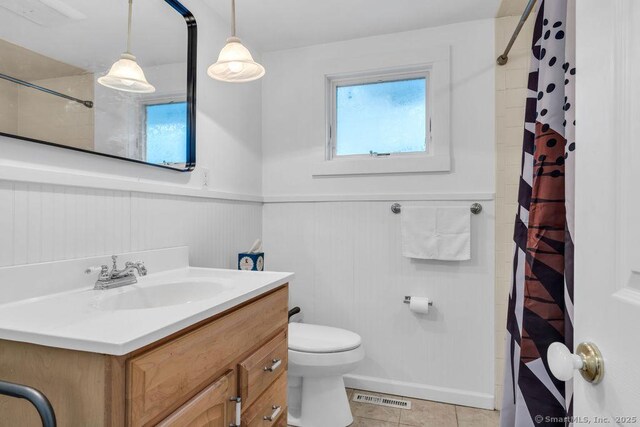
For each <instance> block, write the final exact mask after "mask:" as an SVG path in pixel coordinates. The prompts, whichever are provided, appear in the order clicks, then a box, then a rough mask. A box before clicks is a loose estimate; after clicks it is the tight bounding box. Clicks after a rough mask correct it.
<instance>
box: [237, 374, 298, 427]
mask: <svg viewBox="0 0 640 427" xmlns="http://www.w3.org/2000/svg"><path fill="white" fill-rule="evenodd" d="M278 409H279V410H278ZM268 417H273V418H272V419H268ZM283 418H284V420H285V424H284V425H286V418H287V374H286V373H282V374H280V376H279V377H278V378H277V379H276V380H275V381H274V382H273V384H272V385H271V386H270V387H269V388H268V389H267V390H266V391H265V392H264V393H263V394H262V396H260V397H259V398H258V399H257V400H256V401H255V403H254V404H253V405H251V406H250V407H249V408H248V409H246V410H245V411H244V413H243V414H242V425H243V426H244V427H277V426H280V425H281V423H282V419H283Z"/></svg>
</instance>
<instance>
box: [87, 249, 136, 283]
mask: <svg viewBox="0 0 640 427" xmlns="http://www.w3.org/2000/svg"><path fill="white" fill-rule="evenodd" d="M111 259H112V260H113V265H112V266H111V270H109V266H107V265H103V266H101V267H99V268H100V270H99V271H100V275H99V276H98V280H97V281H96V285H95V286H94V288H93V289H98V290H104V289H112V288H119V287H120V286H126V285H133V284H134V283H138V279H137V278H136V275H135V274H134V271H137V272H138V275H139V276H146V275H147V268H146V267H145V266H144V263H143V262H142V261H137V262H130V261H127V262H126V263H125V264H124V268H123V269H122V270H119V269H118V257H117V256H116V255H112V256H111ZM94 271H97V268H88V269H87V270H86V271H85V273H86V274H91V273H93V272H94Z"/></svg>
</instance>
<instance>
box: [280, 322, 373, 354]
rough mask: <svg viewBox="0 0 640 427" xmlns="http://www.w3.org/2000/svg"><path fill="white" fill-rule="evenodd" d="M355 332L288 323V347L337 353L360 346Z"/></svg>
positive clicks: (309, 351)
mask: <svg viewBox="0 0 640 427" xmlns="http://www.w3.org/2000/svg"><path fill="white" fill-rule="evenodd" d="M361 343H362V338H360V335H358V334H356V333H355V332H351V331H347V330H344V329H340V328H332V327H330V326H320V325H311V324H308V323H298V322H293V323H289V349H290V350H296V351H303V352H305V353H337V352H340V351H349V350H353V349H354V348H358V347H360V344H361Z"/></svg>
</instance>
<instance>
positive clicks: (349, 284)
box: [263, 20, 495, 408]
mask: <svg viewBox="0 0 640 427" xmlns="http://www.w3.org/2000/svg"><path fill="white" fill-rule="evenodd" d="M494 37H495V34H494V21H493V20H483V21H474V22H468V23H463V24H455V25H449V26H445V27H439V28H431V29H425V30H420V31H412V32H408V33H402V34H392V35H386V36H379V37H370V38H365V39H358V40H351V41H346V42H340V43H332V44H326V45H319V46H311V47H308V48H300V49H294V50H286V51H278V52H269V53H266V54H264V55H263V58H264V62H265V67H266V68H267V70H268V72H267V75H266V77H265V80H264V82H263V143H264V146H263V158H264V166H263V167H264V182H263V188H264V194H265V202H266V204H265V207H264V216H263V224H264V232H263V236H264V241H265V250H266V265H267V267H268V268H269V269H274V270H289V271H295V272H296V279H295V280H294V283H293V286H292V287H291V305H300V306H301V307H302V309H303V312H304V317H305V321H308V322H317V323H322V324H328V325H333V326H338V327H344V328H347V329H351V330H354V331H356V332H358V333H359V334H361V335H362V336H363V339H364V346H365V351H366V353H367V357H366V360H365V361H364V363H363V364H362V366H360V367H359V368H358V369H357V370H356V372H355V374H354V375H352V376H350V377H349V378H348V384H349V385H352V386H355V387H361V388H365V389H370V390H377V391H382V392H389V393H394V394H399V395H405V396H414V397H422V398H427V399H433V400H441V401H446V402H452V403H458V404H463V405H470V406H479V407H485V408H493V405H494V401H493V396H494V359H493V358H494V322H493V316H494V309H493V305H494V270H495V268H494V250H495V244H494V240H495V239H494V221H495V216H494V203H493V192H494V186H495V181H494V179H495V102H494V99H495V92H494V91H495V66H494V64H495V53H494V44H495V42H494ZM443 44H444V45H450V49H451V84H452V93H451V123H452V128H451V136H452V140H451V146H452V160H453V168H452V170H451V172H449V173H429V174H412V175H396V176H356V177H353V176H352V177H340V178H335V177H332V178H329V177H328V178H313V177H312V176H311V172H310V170H311V166H312V164H313V163H314V162H316V161H318V160H322V158H323V153H324V145H323V144H324V117H325V116H324V103H323V97H324V88H323V87H322V84H321V81H322V78H321V77H322V76H321V75H320V77H318V76H319V74H318V70H323V69H326V68H328V65H327V64H334V63H337V62H340V61H341V60H345V59H346V58H351V59H349V61H357V58H366V60H364V62H367V63H370V58H371V57H372V56H377V57H378V58H380V61H381V66H384V62H385V58H390V57H394V58H396V59H397V58H398V57H399V55H406V57H411V58H416V57H419V53H420V52H423V51H425V50H426V49H427V48H428V47H430V46H442V45H443ZM398 50H401V51H402V52H398ZM354 58H355V59H354ZM427 60H428V59H427ZM407 65H409V64H407ZM393 201H400V202H401V203H402V204H403V205H405V206H406V205H409V204H425V205H433V206H441V205H462V206H467V205H470V204H471V203H472V202H474V201H480V202H481V203H482V204H483V205H484V211H483V212H482V213H481V214H480V215H478V216H474V217H473V218H472V229H473V236H472V260H470V261H466V262H439V261H419V260H409V259H406V258H403V257H402V256H401V254H400V244H401V242H400V227H399V222H400V216H398V215H393V214H392V213H391V212H390V209H389V207H390V205H391V203H392V202H393ZM405 295H417V296H427V297H430V298H432V299H433V300H434V304H435V306H434V307H435V308H434V310H433V312H432V313H431V314H430V315H429V316H426V317H420V316H416V315H414V314H413V313H411V312H410V311H409V310H408V308H407V306H406V305H405V304H403V303H402V300H403V297H404V296H405Z"/></svg>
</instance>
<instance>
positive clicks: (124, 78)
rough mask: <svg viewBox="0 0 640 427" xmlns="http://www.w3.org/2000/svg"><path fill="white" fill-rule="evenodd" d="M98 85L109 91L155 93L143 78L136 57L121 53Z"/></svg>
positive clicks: (153, 88)
mask: <svg viewBox="0 0 640 427" xmlns="http://www.w3.org/2000/svg"><path fill="white" fill-rule="evenodd" d="M98 83H100V84H101V85H103V86H106V87H108V88H111V89H116V90H121V91H124V92H134V93H152V92H155V91H156V88H155V87H153V86H152V85H151V84H150V83H149V82H148V81H147V78H146V77H145V76H144V71H142V68H140V66H139V65H138V63H137V62H136V57H135V56H133V55H131V54H130V53H123V54H122V55H121V56H120V59H119V60H118V61H116V62H115V63H114V64H113V65H112V66H111V69H110V70H109V73H108V74H107V75H106V76H103V77H100V78H99V79H98Z"/></svg>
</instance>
